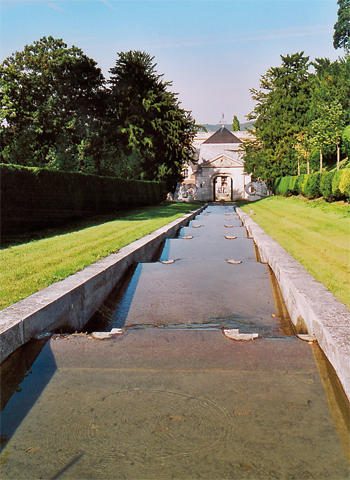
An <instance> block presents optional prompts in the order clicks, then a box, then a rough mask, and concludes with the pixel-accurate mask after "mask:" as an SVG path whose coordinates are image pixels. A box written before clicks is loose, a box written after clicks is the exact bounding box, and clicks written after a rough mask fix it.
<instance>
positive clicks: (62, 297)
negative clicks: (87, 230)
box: [0, 205, 207, 362]
mask: <svg viewBox="0 0 350 480" xmlns="http://www.w3.org/2000/svg"><path fill="white" fill-rule="evenodd" d="M206 206H207V205H204V206H202V207H200V208H198V209H196V210H194V211H192V212H190V213H188V214H186V215H183V216H182V217H180V218H178V219H176V220H174V221H172V222H170V223H169V224H167V225H164V226H163V227H161V228H159V229H158V230H155V231H154V232H152V233H150V234H148V235H146V236H145V237H142V238H140V239H139V240H136V241H135V242H133V243H131V244H129V245H127V246H125V247H123V248H121V249H120V250H119V251H118V252H117V253H114V254H111V255H109V256H108V257H105V258H102V259H101V260H98V261H97V262H95V263H93V264H91V265H89V266H88V267H86V268H84V269H83V270H81V271H79V272H77V273H75V274H74V275H71V276H69V277H67V278H65V279H64V280H62V281H60V282H57V283H54V284H53V285H50V286H49V287H46V288H44V289H43V290H40V291H39V292H36V293H34V294H33V295H30V296H29V297H27V298H25V299H23V300H20V301H19V302H17V303H15V304H13V305H11V306H10V307H8V308H5V309H4V310H2V311H1V312H0V362H2V361H3V360H4V359H5V358H7V357H8V356H9V355H10V354H11V353H12V352H14V351H15V350H16V349H17V348H18V347H20V346H21V345H23V344H24V343H26V342H28V341H29V340H30V339H31V338H33V337H34V336H35V335H38V334H39V333H41V332H43V331H45V330H50V329H53V328H58V327H60V326H62V327H63V328H64V327H67V328H70V329H73V330H81V329H82V328H84V325H86V323H87V322H88V320H89V319H90V318H91V316H92V315H93V314H94V313H95V312H96V311H97V310H98V308H99V307H100V306H101V305H102V303H103V302H104V300H105V298H106V297H107V295H108V294H109V293H110V292H111V291H112V289H113V288H114V286H115V285H116V284H117V283H118V281H119V280H120V278H121V277H122V276H123V274H124V273H125V271H126V270H127V269H128V267H130V266H131V265H132V264H135V263H139V262H149V261H151V259H152V257H153V255H154V253H155V252H156V251H157V248H158V247H159V246H160V245H161V243H162V242H163V241H164V240H165V239H166V238H171V237H174V236H175V235H176V233H177V232H178V230H179V229H180V228H181V227H182V226H184V225H186V224H187V223H188V222H189V221H190V220H192V219H193V218H194V217H195V216H196V215H198V214H199V213H200V212H201V211H202V210H204V209H205V208H206Z"/></svg>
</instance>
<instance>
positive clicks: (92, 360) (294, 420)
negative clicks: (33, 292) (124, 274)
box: [0, 207, 349, 480]
mask: <svg viewBox="0 0 350 480" xmlns="http://www.w3.org/2000/svg"><path fill="white" fill-rule="evenodd" d="M210 209H211V211H212V214H213V213H214V212H216V213H215V216H216V217H217V218H213V217H210V216H208V215H206V216H205V217H203V215H202V216H200V218H199V219H197V220H196V221H195V222H194V225H196V224H204V223H205V222H208V223H210V224H211V228H210V229H207V230H206V229H205V228H204V227H201V228H199V229H198V231H199V230H201V231H202V233H201V238H200V240H198V242H197V247H196V246H195V245H196V243H195V242H196V240H195V242H193V244H192V245H194V246H192V247H189V250H188V251H187V252H190V251H192V254H191V255H188V259H187V260H184V261H183V264H182V266H181V265H180V262H175V263H174V264H160V263H159V262H158V263H155V264H152V265H150V268H146V269H145V270H144V268H143V267H145V266H144V265H143V266H142V268H139V272H138V273H136V277H135V276H134V277H133V279H131V281H130V284H129V286H128V287H127V288H126V289H125V291H124V292H122V294H121V296H120V299H121V300H120V302H119V303H118V302H116V300H115V299H114V300H113V299H110V300H109V302H110V303H109V304H108V305H107V306H105V307H103V308H102V309H101V311H103V312H104V314H103V317H104V319H106V317H108V318H109V326H110V325H111V322H112V323H113V322H114V320H115V318H116V315H117V313H116V312H118V308H119V314H120V311H121V310H120V307H119V305H120V303H123V302H124V307H123V308H124V313H123V316H122V315H121V314H120V316H119V320H120V318H122V321H120V323H119V325H120V326H122V327H123V333H122V334H121V335H118V336H117V337H114V338H112V339H110V340H104V341H98V340H94V339H93V338H92V337H91V336H90V335H69V336H68V335H67V336H66V337H65V336H56V337H53V339H52V340H49V341H47V343H46V344H45V346H44V347H43V345H42V342H41V344H38V345H37V351H36V350H35V348H36V347H35V345H36V343H35V342H33V344H32V346H31V347H27V351H24V350H23V353H22V354H20V353H17V354H16V357H15V358H12V360H11V359H9V360H8V362H6V363H5V364H4V365H3V366H2V378H3V379H4V378H8V379H9V378H12V377H13V376H14V372H15V371H19V370H20V369H19V368H17V366H18V365H19V364H22V367H23V368H22V370H21V372H22V373H21V372H20V374H21V375H22V377H19V380H18V381H19V382H20V385H19V388H18V389H17V391H15V392H14V390H15V389H16V387H14V385H15V383H14V382H12V383H11V382H9V381H8V380H7V381H6V385H7V384H8V388H7V389H5V390H6V396H7V398H6V399H8V403H7V405H6V407H5V408H4V410H3V413H2V421H1V430H2V435H3V437H2V439H3V442H4V449H3V452H2V454H1V457H0V467H1V470H0V477H1V479H2V480H3V479H22V478H23V479H39V478H43V479H46V478H47V479H55V478H62V479H64V478H65V479H68V478H70V479H99V478H101V479H132V480H134V479H171V478H175V479H184V480H187V479H198V478H203V479H208V480H209V479H231V478H234V479H246V478H247V479H273V478H277V479H296V480H299V479H309V478H310V479H327V480H333V479H334V480H335V479H337V480H342V479H347V478H349V465H348V463H347V460H346V455H345V452H347V451H348V445H349V432H348V425H349V404H348V401H347V399H346V398H345V395H344V393H343V391H342V389H341V386H340V384H339V381H338V379H337V377H336V376H335V374H334V371H333V369H332V367H331V366H330V364H329V363H328V361H327V360H326V359H325V357H324V355H323V353H322V352H321V350H320V349H319V347H318V345H317V344H308V343H307V342H302V341H300V340H299V339H297V338H296V337H295V336H294V335H293V330H292V329H291V328H290V326H289V327H288V325H287V323H288V321H287V319H286V318H285V317H283V315H282V314H281V311H282V310H283V306H282V305H281V299H279V301H277V299H276V298H275V299H274V298H273V297H274V295H273V293H272V292H271V289H270V290H268V289H267V290H266V286H269V285H270V276H269V275H270V274H269V272H268V270H267V267H266V266H265V265H261V264H259V263H257V262H256V261H255V256H254V246H253V245H252V242H251V240H249V239H247V238H246V237H245V236H244V235H242V233H244V230H242V231H239V235H241V239H242V245H243V246H242V248H241V250H240V249H239V248H238V247H237V251H236V252H235V253H238V252H241V254H242V257H241V258H242V259H243V261H242V264H241V265H234V266H233V265H230V266H229V265H227V264H226V263H224V262H222V260H225V257H226V256H227V254H229V255H230V256H233V250H225V249H226V248H227V247H226V245H225V243H224V242H222V239H221V238H220V239H217V241H216V240H215V238H214V237H215V235H214V233H215V232H216V234H218V235H220V236H221V234H222V228H221V226H220V218H219V217H220V216H222V217H223V221H224V222H225V223H226V222H227V218H225V217H227V216H228V215H226V216H225V217H224V214H225V213H227V212H228V211H230V213H231V215H232V209H231V210H229V207H210ZM210 218H212V220H210V222H209V219H210ZM203 219H205V220H203ZM213 224H215V225H216V226H215V225H214V227H213ZM187 228H192V230H194V231H196V229H193V226H192V227H187ZM223 228H225V227H223ZM232 228H237V231H238V229H239V228H241V227H239V226H237V227H232ZM231 230H232V229H231ZM183 233H186V234H187V233H188V232H187V230H186V231H185V232H181V233H180V235H183ZM196 235H197V234H196ZM205 237H207V238H208V239H209V242H211V247H209V246H208V245H206V246H205V247H204V243H205V242H203V249H204V250H205V249H207V250H208V249H209V248H214V247H215V245H216V246H218V245H219V248H216V249H215V248H214V250H215V251H216V252H219V253H220V252H221V254H220V255H219V253H217V254H213V255H211V256H210V261H209V262H207V260H206V256H207V255H208V254H207V253H206V255H205V256H203V250H201V249H200V248H199V247H200V243H199V242H202V240H203V238H205ZM243 240H246V241H247V243H245V242H244V241H243ZM226 241H227V242H231V243H233V242H235V240H232V241H231V240H226ZM177 242H179V243H177ZM184 242H187V245H190V242H192V239H190V240H181V238H179V239H174V240H172V241H170V242H167V245H166V248H165V251H164V252H163V256H162V257H161V260H162V259H164V258H166V259H169V258H171V257H172V256H173V255H175V253H176V252H179V251H180V250H181V252H184V251H185V250H184V249H185V248H186V247H185V246H184V245H185V243H184ZM237 245H238V244H237ZM248 245H249V248H248ZM176 249H177V250H176ZM244 252H246V253H245V257H244V256H243V253H244ZM186 262H187V266H188V276H187V279H186V282H188V283H186V292H187V289H189V290H188V292H189V294H188V296H186V301H187V302H188V309H187V311H186V310H185V311H184V310H183V308H181V309H180V308H176V300H177V299H179V298H181V295H179V291H178V290H177V289H176V284H177V283H178V282H179V281H180V280H179V279H181V278H183V272H184V266H185V263H186ZM206 262H207V263H206ZM220 262H221V263H220ZM201 263H202V265H200V264H201ZM205 263H206V264H207V268H205ZM215 264H219V267H218V265H215ZM245 264H249V265H245ZM179 265H180V266H181V268H177V267H178V266H179ZM254 265H255V266H258V270H256V271H257V272H261V273H258V274H257V275H255V277H256V278H258V280H254V281H252V284H253V286H254V287H253V290H251V292H253V293H251V294H250V297H254V298H251V300H250V304H249V305H250V306H249V308H247V310H246V311H244V310H243V303H244V302H242V301H241V298H240V296H241V297H244V298H245V299H248V298H249V296H247V294H246V293H245V294H241V295H240V294H239V291H242V290H244V289H246V291H248V292H249V288H248V287H247V286H246V285H245V284H244V283H241V281H242V278H243V277H244V272H242V271H241V272H240V273H237V270H236V274H234V273H232V272H233V271H232V270H231V271H230V270H227V268H228V267H230V268H231V267H232V268H242V267H243V269H244V268H245V266H246V267H247V270H249V272H254ZM146 267H148V265H147V266H146ZM173 267H175V268H173ZM220 270H221V272H227V275H228V277H227V276H226V273H225V275H224V276H223V283H220V284H218V285H217V292H216V294H217V296H218V297H219V300H218V299H215V298H212V297H210V298H209V300H210V301H208V299H207V298H206V297H208V294H206V295H203V291H206V290H205V289H206V288H209V285H210V282H211V281H212V279H213V278H216V279H217V278H219V277H218V275H219V273H220ZM136 272H137V270H136ZM159 272H161V274H160V277H157V275H159ZM164 272H165V273H164ZM191 272H192V273H191ZM196 272H197V274H198V275H197V281H196V284H194V285H193V290H191V282H189V279H190V280H191V279H193V282H194V279H195V273H196ZM218 272H219V273H218ZM262 272H263V273H262ZM205 276H206V277H208V278H207V279H206V278H205ZM170 277H171V278H172V280H173V283H171V279H170ZM157 278H158V280H157ZM227 278H229V281H228V280H227ZM174 279H175V280H174ZM191 281H192V280H191ZM198 284H200V285H201V286H202V288H199V287H198ZM260 284H261V290H262V292H267V293H263V295H262V294H261V292H259V288H260V287H259V285H260ZM170 285H172V287H171V288H172V290H170V293H168V294H166V292H167V291H169V286H170ZM230 285H231V291H230V288H229V287H230ZM165 287H166V288H165ZM269 288H270V287H269ZM236 290H238V292H237V291H236ZM147 291H148V296H147ZM130 292H132V293H130ZM157 292H158V295H157ZM180 292H181V289H180ZM182 292H184V290H182ZM191 292H192V296H191V295H190V294H191ZM254 292H256V293H255V295H254ZM165 294H166V295H167V296H166V297H165V298H164V295H165ZM277 294H278V292H277ZM244 295H245V296H244ZM157 297H158V298H159V297H162V298H161V299H160V300H161V301H158V302H157V303H155V300H156V299H157ZM275 297H276V292H275ZM130 300H131V301H130ZM274 300H275V303H274ZM259 302H261V315H258V311H259V310H258V305H259ZM276 302H277V303H276ZM278 302H279V304H278ZM169 305H172V307H171V309H170V310H171V311H169V314H168V315H167V316H164V312H166V310H164V309H166V307H167V306H168V310H169ZM182 305H183V303H182ZM201 305H202V306H201ZM203 305H204V306H203ZM194 307H197V310H196V309H195V308H194ZM214 307H215V308H214ZM215 309H216V310H215ZM217 309H221V310H220V311H218V310H217ZM198 311H199V312H200V314H198ZM174 312H175V313H176V315H175V313H174ZM186 312H187V313H186ZM189 312H190V313H189ZM215 312H216V313H215ZM195 315H197V316H196V317H194V316H195ZM239 315H240V316H239ZM271 315H276V316H273V317H271ZM113 318H114V320H113ZM191 318H192V322H191ZM111 319H112V320H111ZM174 319H175V320H176V321H174ZM194 319H195V320H196V321H194ZM214 320H215V321H214ZM196 322H197V323H196ZM224 324H225V326H231V327H232V326H237V325H240V327H241V328H242V331H243V328H246V329H249V328H251V329H253V330H254V329H258V330H259V334H260V336H259V338H258V339H257V340H254V341H252V342H237V341H233V340H231V339H229V338H227V337H226V336H225V335H224V334H223V331H222V329H221V326H223V325H224ZM104 325H105V326H106V325H107V326H108V323H107V322H106V321H105V322H104ZM126 325H130V326H129V327H127V326H126ZM106 328H107V327H106ZM41 348H42V350H41V352H40V349H41ZM39 352H40V353H39ZM38 353H39V354H38ZM36 355H38V356H37V358H36V360H35V361H34V363H33V365H32V366H31V367H30V369H29V370H28V368H29V367H28V366H29V365H30V363H31V362H32V361H33V359H34V358H35V356H36ZM27 357H28V363H27V364H26V363H25V361H24V359H25V358H27ZM16 362H17V363H16ZM16 365H17V366H16ZM25 372H26V373H25ZM24 375H25V376H24ZM23 377H24V378H23ZM13 392H14V393H13ZM4 403H5V402H4Z"/></svg>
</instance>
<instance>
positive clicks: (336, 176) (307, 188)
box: [273, 168, 350, 202]
mask: <svg viewBox="0 0 350 480" xmlns="http://www.w3.org/2000/svg"><path fill="white" fill-rule="evenodd" d="M273 190H274V193H275V194H276V195H282V196H290V195H304V196H305V197H307V198H309V199H311V198H318V197H324V198H325V199H326V200H327V201H328V202H333V201H337V200H347V201H349V200H350V168H344V169H342V170H339V171H337V172H322V173H320V172H318V173H311V174H309V175H299V176H292V177H279V178H276V180H275V183H274V188H273Z"/></svg>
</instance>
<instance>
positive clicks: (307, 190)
mask: <svg viewBox="0 0 350 480" xmlns="http://www.w3.org/2000/svg"><path fill="white" fill-rule="evenodd" d="M307 177H308V178H307V182H306V184H305V186H304V195H305V196H306V197H307V198H318V197H320V196H321V190H320V181H321V174H320V173H319V172H318V173H312V174H310V175H307Z"/></svg>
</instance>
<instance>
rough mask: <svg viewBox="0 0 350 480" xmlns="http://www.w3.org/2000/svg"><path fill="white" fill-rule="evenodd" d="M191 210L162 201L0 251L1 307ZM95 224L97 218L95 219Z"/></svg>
mask: <svg viewBox="0 0 350 480" xmlns="http://www.w3.org/2000/svg"><path fill="white" fill-rule="evenodd" d="M194 208H195V206H194V205H189V204H172V205H165V206H164V205H161V206H159V207H149V208H144V209H142V210H137V211H133V212H130V213H129V215H125V214H123V215H120V217H119V218H116V219H114V220H112V221H108V222H105V223H102V224H101V225H93V226H87V227H86V228H83V229H80V230H78V228H79V227H78V224H77V231H73V232H69V233H64V234H60V235H56V236H52V237H50V238H43V239H41V240H35V241H31V242H28V243H24V244H21V245H16V246H12V247H9V248H5V249H3V250H1V251H0V268H1V278H0V290H1V297H0V309H3V308H6V307H7V306H9V305H12V304H13V303H15V302H17V301H19V300H21V299H23V298H26V297H28V296H29V295H31V294H32V293H35V292H37V291H38V290H41V289H42V288H45V287H47V286H49V285H51V284H52V283H55V282H57V281H59V280H63V279H64V278H66V277H68V276H69V275H72V274H74V273H76V272H77V271H79V270H82V269H83V268H85V267H87V266H88V265H91V263H93V262H95V261H97V260H99V259H100V258H104V257H106V256H108V255H109V254H111V253H113V252H117V251H118V250H120V248H122V247H124V246H126V245H128V244H130V243H131V242H133V241H135V240H138V239H139V238H141V237H143V236H145V235H147V234H148V233H151V232H153V231H154V230H157V229H158V228H160V227H162V226H163V225H166V224H168V223H170V222H172V221H173V220H175V219H176V218H179V217H181V216H182V215H184V214H185V213H188V212H190V211H191V210H193V209H194ZM95 222H96V220H95Z"/></svg>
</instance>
